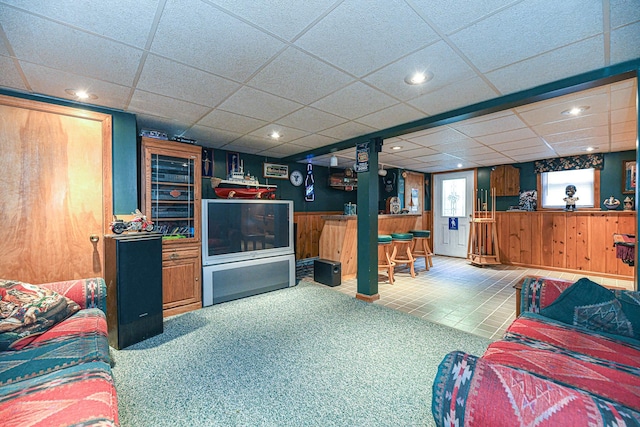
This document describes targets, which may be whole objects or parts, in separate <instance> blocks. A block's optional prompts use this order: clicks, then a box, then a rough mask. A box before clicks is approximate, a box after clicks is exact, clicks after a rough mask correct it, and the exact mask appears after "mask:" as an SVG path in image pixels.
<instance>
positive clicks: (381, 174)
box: [378, 164, 387, 176]
mask: <svg viewBox="0 0 640 427" xmlns="http://www.w3.org/2000/svg"><path fill="white" fill-rule="evenodd" d="M378 175H380V176H387V170H386V169H385V168H384V165H383V164H380V169H378Z"/></svg>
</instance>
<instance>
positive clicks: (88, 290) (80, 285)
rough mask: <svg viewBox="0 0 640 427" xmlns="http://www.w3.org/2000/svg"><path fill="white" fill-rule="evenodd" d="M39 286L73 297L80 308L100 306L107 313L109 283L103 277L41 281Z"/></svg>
mask: <svg viewBox="0 0 640 427" xmlns="http://www.w3.org/2000/svg"><path fill="white" fill-rule="evenodd" d="M38 286H42V287H43V288H48V289H51V290H53V291H55V292H57V293H59V294H61V295H64V296H66V297H67V298H70V299H72V300H73V301H75V302H76V303H78V305H79V306H80V308H99V309H100V310H102V311H103V312H104V313H105V314H106V313H107V285H106V283H105V281H104V279H103V278H101V277H93V278H90V279H76V280H65V281H62V282H51V283H41V284H38Z"/></svg>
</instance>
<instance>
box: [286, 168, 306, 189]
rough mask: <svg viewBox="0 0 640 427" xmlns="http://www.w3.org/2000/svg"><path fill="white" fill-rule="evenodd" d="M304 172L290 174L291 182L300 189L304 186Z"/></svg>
mask: <svg viewBox="0 0 640 427" xmlns="http://www.w3.org/2000/svg"><path fill="white" fill-rule="evenodd" d="M302 180H303V178H302V172H300V171H292V172H291V173H290V174H289V181H291V183H292V184H293V185H295V186H296V187H300V186H301V185H302Z"/></svg>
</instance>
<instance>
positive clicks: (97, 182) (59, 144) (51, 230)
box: [0, 97, 112, 283]
mask: <svg viewBox="0 0 640 427" xmlns="http://www.w3.org/2000/svg"><path fill="white" fill-rule="evenodd" d="M0 147H1V148H0V150H1V155H0V194H1V196H0V218H2V222H1V224H2V225H1V226H0V242H2V243H1V244H0V278H5V279H15V280H21V281H25V282H29V283H44V282H51V281H58V280H68V279H75V278H83V277H95V276H102V273H103V265H104V258H103V253H104V250H103V247H104V244H103V234H104V232H105V230H106V228H105V224H106V223H108V222H109V221H110V220H111V217H110V212H112V207H111V206H112V205H111V117H110V116H108V115H105V114H98V113H92V112H88V111H83V110H79V109H73V108H68V107H61V106H57V105H52V104H46V103H40V102H35V101H28V100H21V99H18V98H12V97H0ZM107 212H108V213H109V217H108V218H105V217H106V214H107ZM92 235H93V236H95V237H94V238H93V240H96V238H97V239H98V240H97V241H92V239H91V236H92Z"/></svg>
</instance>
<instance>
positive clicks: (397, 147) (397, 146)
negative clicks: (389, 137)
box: [391, 145, 402, 150]
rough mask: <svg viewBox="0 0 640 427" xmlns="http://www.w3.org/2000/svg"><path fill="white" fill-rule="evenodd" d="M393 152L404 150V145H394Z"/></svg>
mask: <svg viewBox="0 0 640 427" xmlns="http://www.w3.org/2000/svg"><path fill="white" fill-rule="evenodd" d="M391 149H392V150H402V145H394V146H393V147H391Z"/></svg>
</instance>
